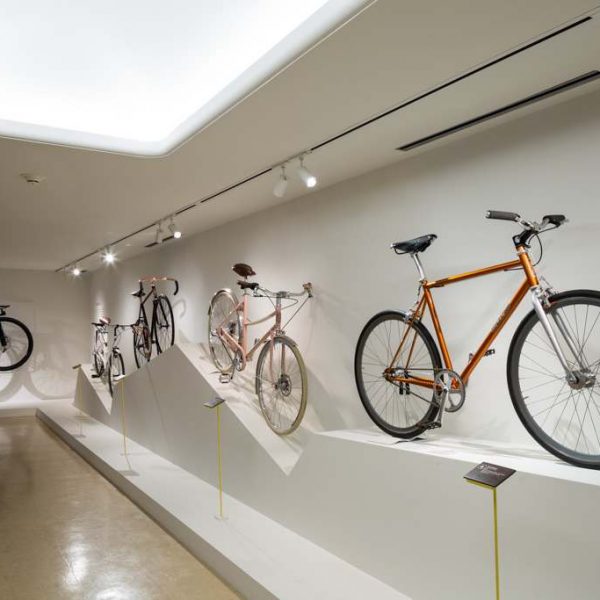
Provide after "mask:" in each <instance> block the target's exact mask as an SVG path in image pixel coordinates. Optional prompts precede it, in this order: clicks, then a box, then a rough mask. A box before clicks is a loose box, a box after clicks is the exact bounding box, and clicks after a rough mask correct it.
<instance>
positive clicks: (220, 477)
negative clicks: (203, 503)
mask: <svg viewBox="0 0 600 600" xmlns="http://www.w3.org/2000/svg"><path fill="white" fill-rule="evenodd" d="M217 464H218V470H219V517H220V518H221V519H222V518H223V465H222V460H221V406H220V405H218V406H217Z"/></svg>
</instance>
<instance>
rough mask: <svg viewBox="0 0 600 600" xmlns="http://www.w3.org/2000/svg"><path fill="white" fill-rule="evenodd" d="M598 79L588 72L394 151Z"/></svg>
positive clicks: (417, 144) (450, 132)
mask: <svg viewBox="0 0 600 600" xmlns="http://www.w3.org/2000/svg"><path fill="white" fill-rule="evenodd" d="M599 77H600V71H590V72H589V73H585V74H583V75H579V77H575V78H574V79H569V80H568V81H564V82H563V83H559V84H558V85H554V86H552V87H550V88H547V89H545V90H542V91H541V92H538V93H537V94H533V95H532V96H527V97H526V98H523V99H522V100H517V101H516V102H512V103H511V104H507V105H506V106H502V107H501V108H497V109H496V110H492V111H490V112H487V113H485V114H483V115H479V116H478V117H474V118H473V119H469V120H468V121H463V122H462V123H458V124H457V125H453V126H452V127H448V128H447V129H442V131H438V132H436V133H432V134H431V135H428V136H425V137H423V138H420V139H418V140H415V141H414V142H410V143H409V144H404V145H403V146H400V147H399V148H396V150H403V151H404V152H406V151H408V150H413V149H414V148H418V147H420V146H424V145H425V144H430V143H431V142H435V141H437V140H439V139H441V138H443V137H446V136H448V135H452V134H453V133H457V132H459V131H462V130H463V129H468V128H469V127H474V126H475V125H479V124H480V123H483V122H485V121H489V120H490V119H495V118H496V117H500V116H502V115H505V114H507V113H509V112H512V111H513V110H518V109H519V108H523V107H524V106H528V105H530V104H534V103H535V102H539V101H540V100H545V99H546V98H550V97H551V96H555V95H556V94H560V93H561V92H566V91H568V90H572V89H573V88H576V87H579V86H580V85H584V84H586V83H591V82H592V81H595V80H596V79H598V78H599Z"/></svg>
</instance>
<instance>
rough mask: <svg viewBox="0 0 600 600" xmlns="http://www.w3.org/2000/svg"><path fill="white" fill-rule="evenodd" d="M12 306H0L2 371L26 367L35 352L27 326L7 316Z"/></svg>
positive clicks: (0, 369) (0, 357) (0, 362)
mask: <svg viewBox="0 0 600 600" xmlns="http://www.w3.org/2000/svg"><path fill="white" fill-rule="evenodd" d="M7 308H10V304H1V305H0V371H13V370H14V369H18V368H19V367H21V366H22V365H24V364H25V363H26V362H27V360H28V359H29V357H30V356H31V353H32V352H33V336H32V335H31V331H29V329H28V328H27V326H26V325H25V324H23V323H21V321H18V320H17V319H15V318H13V317H7V316H6V309H7Z"/></svg>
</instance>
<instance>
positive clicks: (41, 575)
mask: <svg viewBox="0 0 600 600" xmlns="http://www.w3.org/2000/svg"><path fill="white" fill-rule="evenodd" d="M71 598H77V599H82V600H142V599H143V600H154V599H160V600H188V599H189V600H193V599H196V598H198V599H200V598H201V599H207V600H212V599H214V600H231V599H234V598H238V596H237V595H236V594H235V593H233V592H232V591H231V590H230V589H229V588H228V587H227V586H226V585H225V584H224V583H223V582H222V581H221V580H220V579H219V578H218V577H216V576H215V575H214V574H213V573H212V572H211V571H209V570H208V569H207V568H206V567H204V566H203V565H202V564H201V563H200V562H198V561H197V560H196V559H195V558H194V557H193V556H192V555H191V554H190V553H189V552H188V551H187V550H185V548H183V547H182V546H181V545H180V544H179V543H178V542H176V541H175V540H174V539H173V538H171V537H170V536H169V535H168V534H167V533H165V532H164V531H163V530H162V529H161V528H160V527H159V526H158V525H157V524H156V523H154V521H152V519H150V518H149V517H148V516H147V515H146V514H144V513H143V512H142V511H140V510H139V509H138V508H137V507H136V506H135V505H134V504H133V503H132V502H130V501H129V500H128V499H127V498H126V497H125V496H123V495H122V494H121V493H120V492H119V491H118V490H117V489H115V488H114V487H113V486H112V485H111V484H110V483H108V482H107V481H106V480H105V479H104V478H103V477H101V476H100V475H99V474H98V473H96V471H94V470H93V469H92V467H90V466H89V465H88V464H87V463H86V462H85V461H83V459H82V458H80V457H79V456H78V455H77V454H75V453H74V452H73V451H71V450H70V449H69V448H68V447H67V446H65V445H64V444H63V443H62V442H61V441H59V440H58V439H57V438H56V437H55V436H54V435H53V434H52V433H51V432H49V431H48V430H47V429H46V428H45V427H44V426H43V425H41V424H40V423H39V422H38V421H37V420H36V419H35V418H34V417H20V418H5V419H0V599H2V600H54V599H61V600H63V599H66V600H69V599H71Z"/></svg>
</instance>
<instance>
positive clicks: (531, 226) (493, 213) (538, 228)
mask: <svg viewBox="0 0 600 600" xmlns="http://www.w3.org/2000/svg"><path fill="white" fill-rule="evenodd" d="M485 216H486V219H497V220H500V221H514V222H515V223H519V225H522V226H523V229H525V230H526V231H533V232H535V233H541V232H542V231H545V229H544V228H545V227H546V226H547V225H553V227H551V228H550V229H555V228H557V227H560V226H561V225H564V224H565V223H568V222H569V220H568V219H567V218H566V217H565V215H544V216H543V217H542V222H541V223H536V222H535V221H526V220H525V219H522V218H521V215H519V214H517V213H514V212H505V211H503V210H488V211H487V212H486V214H485Z"/></svg>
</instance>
